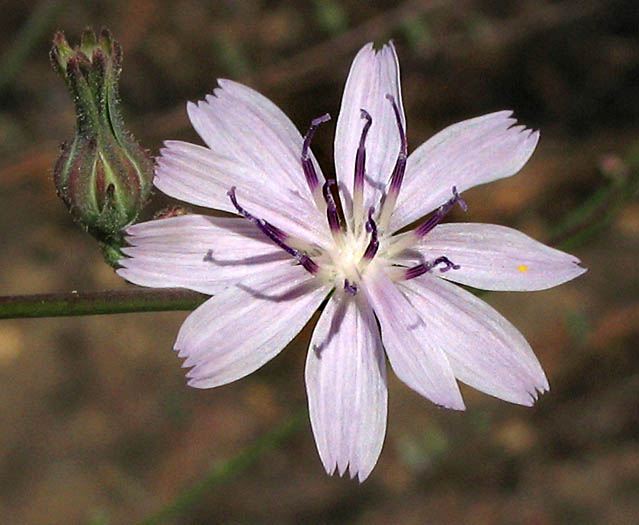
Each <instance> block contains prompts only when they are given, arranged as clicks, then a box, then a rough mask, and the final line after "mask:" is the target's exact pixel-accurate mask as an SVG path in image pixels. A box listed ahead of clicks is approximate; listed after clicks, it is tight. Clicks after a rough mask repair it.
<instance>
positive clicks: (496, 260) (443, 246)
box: [405, 223, 586, 291]
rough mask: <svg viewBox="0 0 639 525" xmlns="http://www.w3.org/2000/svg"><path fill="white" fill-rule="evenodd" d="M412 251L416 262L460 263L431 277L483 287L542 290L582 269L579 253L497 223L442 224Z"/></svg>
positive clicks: (573, 276)
mask: <svg viewBox="0 0 639 525" xmlns="http://www.w3.org/2000/svg"><path fill="white" fill-rule="evenodd" d="M415 250H416V251H418V252H419V254H418V255H419V257H420V262H421V261H422V260H426V261H430V260H434V259H435V258H437V257H439V256H442V255H445V256H446V257H448V258H449V259H450V260H451V261H452V262H454V263H455V264H458V265H459V266H460V268H459V270H450V271H447V272H445V273H444V272H440V271H437V270H433V275H436V276H438V277H442V278H444V279H448V280H450V281H455V282H458V283H461V284H466V285H468V286H473V287H475V288H481V289H484V290H504V291H525V290H529V291H532V290H545V289H547V288H552V287H553V286H557V285H559V284H562V283H565V282H566V281H570V280H571V279H574V278H575V277H578V276H579V275H581V274H582V273H584V272H585V271H586V269H585V268H582V267H581V266H578V264H579V259H578V258H577V257H574V256H573V255H569V254H567V253H565V252H562V251H560V250H556V249H554V248H551V247H550V246H546V245H545V244H542V243H540V242H538V241H536V240H534V239H531V238H530V237H528V236H527V235H524V234H523V233H521V232H519V231H517V230H514V229H512V228H507V227H506V226H497V225H495V224H478V223H450V224H440V225H439V226H437V227H436V228H435V229H434V230H433V231H431V232H430V233H429V234H428V235H426V237H424V239H423V240H422V241H421V242H420V244H419V245H417V246H415ZM405 253H406V252H405Z"/></svg>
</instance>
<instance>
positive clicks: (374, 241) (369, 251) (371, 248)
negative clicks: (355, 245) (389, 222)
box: [364, 206, 379, 259]
mask: <svg viewBox="0 0 639 525" xmlns="http://www.w3.org/2000/svg"><path fill="white" fill-rule="evenodd" d="M373 213H375V208H373V206H371V207H370V208H369V210H368V220H367V221H366V231H367V232H368V233H370V234H371V240H370V241H369V243H368V246H367V247H366V251H365V252H364V258H365V259H372V258H373V257H375V254H376V253H377V249H378V248H379V239H378V238H377V224H375V221H374V220H373Z"/></svg>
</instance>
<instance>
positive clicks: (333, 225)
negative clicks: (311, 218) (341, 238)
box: [322, 180, 342, 233]
mask: <svg viewBox="0 0 639 525" xmlns="http://www.w3.org/2000/svg"><path fill="white" fill-rule="evenodd" d="M334 185H335V181H334V180H327V181H326V182H325V183H324V186H322V194H323V195H324V200H325V201H326V217H327V218H328V225H329V227H330V229H331V232H333V233H337V232H339V231H341V230H342V226H341V224H340V222H339V215H338V213H337V206H336V205H335V200H334V199H333V195H332V194H331V187H332V186H334Z"/></svg>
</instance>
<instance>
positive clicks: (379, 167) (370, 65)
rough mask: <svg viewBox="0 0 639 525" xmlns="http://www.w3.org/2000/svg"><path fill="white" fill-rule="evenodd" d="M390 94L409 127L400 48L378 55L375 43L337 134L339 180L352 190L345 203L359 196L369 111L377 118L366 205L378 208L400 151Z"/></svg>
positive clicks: (347, 91)
mask: <svg viewBox="0 0 639 525" xmlns="http://www.w3.org/2000/svg"><path fill="white" fill-rule="evenodd" d="M386 95H392V96H393V97H394V98H395V101H396V103H397V105H398V107H399V110H400V114H401V117H402V122H405V120H404V109H403V106H402V94H401V88H400V80H399V61H398V59H397V54H396V53H395V47H394V46H393V43H392V42H391V43H389V44H387V45H385V46H384V47H383V48H382V49H380V50H377V51H375V50H374V49H373V44H372V43H370V44H367V45H365V46H364V47H363V48H362V49H361V50H360V51H359V53H357V56H356V57H355V59H354V60H353V65H352V66H351V70H350V73H349V75H348V79H347V80H346V86H345V87H344V95H343V96H342V106H341V108H340V112H339V117H338V119H337V129H336V131H335V170H336V173H337V180H338V181H339V183H340V187H341V189H342V191H344V188H346V189H347V192H348V195H347V197H346V199H345V200H346V201H347V202H350V200H351V197H352V196H353V177H354V173H355V156H356V154H357V148H358V146H359V141H360V136H361V134H362V129H363V127H364V123H365V121H364V120H362V116H361V110H362V109H364V110H366V111H368V113H369V114H370V115H371V117H372V119H373V124H372V126H371V128H370V131H369V133H368V137H367V139H366V179H365V182H364V203H365V205H366V207H367V208H368V207H369V206H377V204H378V202H379V197H380V195H381V192H382V191H383V190H384V187H385V185H386V183H387V182H388V180H389V178H390V175H391V172H392V171H393V167H394V166H395V161H396V159H397V154H398V153H399V149H400V138H399V131H398V129H397V121H396V119H395V114H394V112H393V106H392V104H391V103H390V101H389V100H388V99H387V98H386ZM405 127H406V125H405V123H404V128H405Z"/></svg>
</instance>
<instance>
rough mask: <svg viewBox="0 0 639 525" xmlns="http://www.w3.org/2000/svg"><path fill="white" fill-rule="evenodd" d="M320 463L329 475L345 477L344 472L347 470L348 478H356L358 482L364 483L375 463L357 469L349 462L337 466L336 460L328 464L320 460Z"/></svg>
mask: <svg viewBox="0 0 639 525" xmlns="http://www.w3.org/2000/svg"><path fill="white" fill-rule="evenodd" d="M322 464H323V465H324V470H325V471H326V473H327V474H328V475H329V476H339V477H340V478H344V477H346V473H347V472H348V477H349V478H350V479H356V478H357V481H358V483H364V481H366V480H367V479H368V477H369V476H370V475H371V472H372V471H373V468H374V467H375V465H372V466H371V467H369V468H366V469H359V468H358V467H356V466H354V465H351V464H350V463H346V464H345V465H342V466H339V465H338V464H337V462H335V461H333V462H332V463H330V464H327V463H324V461H323V460H322Z"/></svg>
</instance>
